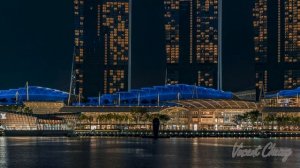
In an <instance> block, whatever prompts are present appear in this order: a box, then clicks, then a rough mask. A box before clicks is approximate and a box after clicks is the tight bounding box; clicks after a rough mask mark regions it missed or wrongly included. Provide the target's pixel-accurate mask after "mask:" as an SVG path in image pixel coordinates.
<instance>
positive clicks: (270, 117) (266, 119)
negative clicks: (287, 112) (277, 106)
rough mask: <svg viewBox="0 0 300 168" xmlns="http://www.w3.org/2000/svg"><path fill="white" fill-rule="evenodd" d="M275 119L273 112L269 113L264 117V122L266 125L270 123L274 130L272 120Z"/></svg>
mask: <svg viewBox="0 0 300 168" xmlns="http://www.w3.org/2000/svg"><path fill="white" fill-rule="evenodd" d="M275 121H276V117H275V115H274V114H269V115H268V116H267V117H266V118H265V119H264V122H266V123H267V125H268V126H270V123H271V125H272V130H274V122H275Z"/></svg>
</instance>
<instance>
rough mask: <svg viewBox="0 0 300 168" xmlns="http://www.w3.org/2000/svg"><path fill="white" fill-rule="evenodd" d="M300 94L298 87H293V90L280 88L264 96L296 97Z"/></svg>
mask: <svg viewBox="0 0 300 168" xmlns="http://www.w3.org/2000/svg"><path fill="white" fill-rule="evenodd" d="M299 95H300V87H298V88H296V89H294V90H282V91H279V92H278V93H276V94H270V95H266V96H265V97H266V98H276V97H277V96H278V97H297V96H299Z"/></svg>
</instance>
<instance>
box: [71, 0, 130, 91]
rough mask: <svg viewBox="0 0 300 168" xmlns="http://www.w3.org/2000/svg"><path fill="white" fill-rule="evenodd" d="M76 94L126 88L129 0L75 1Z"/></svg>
mask: <svg viewBox="0 0 300 168" xmlns="http://www.w3.org/2000/svg"><path fill="white" fill-rule="evenodd" d="M74 15H75V32H74V33H75V35H74V48H75V51H74V52H75V53H74V54H75V56H74V59H75V60H74V62H75V66H74V72H73V73H74V74H75V75H74V74H73V75H74V76H75V78H76V86H75V87H76V94H81V95H83V96H87V95H88V96H93V95H94V96H95V95H98V94H99V92H101V93H113V92H117V91H123V90H127V88H128V69H129V68H128V66H129V65H128V60H129V1H128V0H74Z"/></svg>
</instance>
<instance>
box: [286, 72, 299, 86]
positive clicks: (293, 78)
mask: <svg viewBox="0 0 300 168" xmlns="http://www.w3.org/2000/svg"><path fill="white" fill-rule="evenodd" d="M299 86H300V70H287V71H285V72H284V89H294V88H297V87H299Z"/></svg>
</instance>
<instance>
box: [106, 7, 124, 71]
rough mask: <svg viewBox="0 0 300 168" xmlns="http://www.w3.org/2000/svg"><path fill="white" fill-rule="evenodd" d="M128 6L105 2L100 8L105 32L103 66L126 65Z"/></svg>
mask: <svg viewBox="0 0 300 168" xmlns="http://www.w3.org/2000/svg"><path fill="white" fill-rule="evenodd" d="M128 7H129V4H128V2H106V3H104V4H103V6H102V12H103V23H102V26H103V27H104V30H105V32H104V33H105V37H106V38H105V60H104V62H105V64H106V65H127V64H128V53H129V51H128V50H129V8H128Z"/></svg>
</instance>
